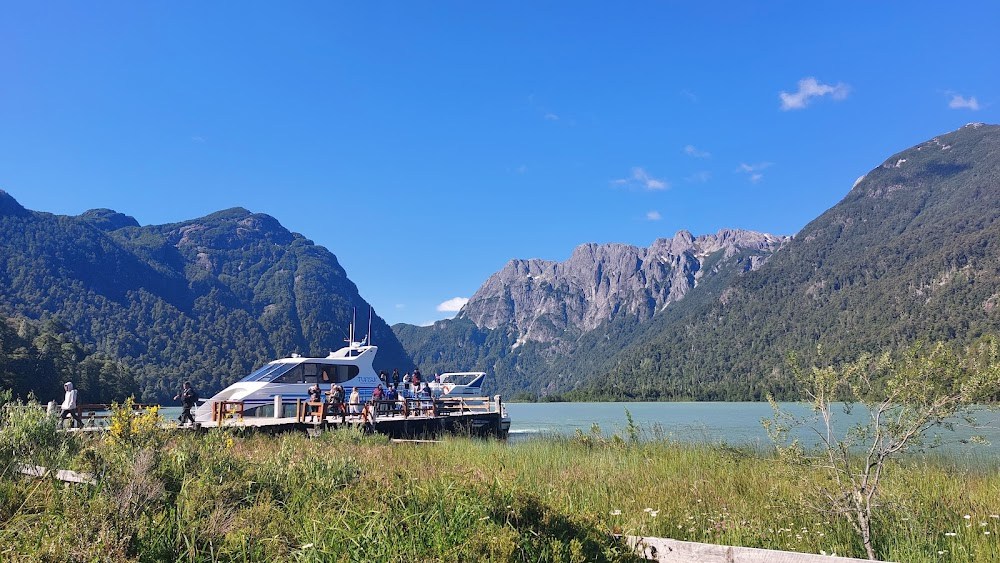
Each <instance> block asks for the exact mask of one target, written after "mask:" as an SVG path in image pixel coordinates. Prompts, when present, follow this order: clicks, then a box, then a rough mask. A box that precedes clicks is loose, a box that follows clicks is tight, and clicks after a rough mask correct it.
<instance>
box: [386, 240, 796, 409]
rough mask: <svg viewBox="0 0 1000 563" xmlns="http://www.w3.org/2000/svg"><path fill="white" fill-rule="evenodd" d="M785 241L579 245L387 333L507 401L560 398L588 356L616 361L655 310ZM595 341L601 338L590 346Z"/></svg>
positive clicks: (510, 270)
mask: <svg viewBox="0 0 1000 563" xmlns="http://www.w3.org/2000/svg"><path fill="white" fill-rule="evenodd" d="M787 240H788V237H778V236H773V235H768V234H763V233H754V232H749V231H736V230H728V229H727V230H722V231H720V232H719V233H718V234H715V235H704V236H699V237H694V236H692V235H691V233H689V232H687V231H681V232H679V233H677V234H676V235H675V236H674V237H673V238H672V239H659V240H657V241H655V242H654V243H653V244H652V245H651V246H650V247H648V248H639V247H635V246H631V245H626V244H604V245H597V244H584V245H581V246H579V247H577V248H576V250H575V251H574V252H573V254H572V256H570V258H569V259H568V260H566V261H564V262H554V261H550V260H537V259H533V260H511V261H510V262H508V263H507V265H506V266H504V268H503V269H501V270H500V271H499V272H497V273H495V274H493V275H492V276H490V277H489V279H487V280H486V282H485V283H484V284H483V285H482V286H481V287H480V288H479V290H478V291H476V293H475V295H473V296H472V298H471V299H470V300H469V302H468V303H467V304H466V305H465V307H463V308H462V310H461V312H460V313H459V314H458V316H457V317H456V318H455V319H453V320H447V321H441V322H438V323H435V324H434V325H433V326H430V327H414V326H408V325H396V326H394V327H393V330H395V331H396V333H397V335H398V336H399V338H400V340H401V341H402V342H403V343H404V345H405V346H406V348H407V350H409V351H410V352H411V353H412V354H413V357H414V360H415V361H416V362H417V363H418V364H419V365H420V366H421V368H422V369H424V370H425V371H428V372H429V371H450V370H456V369H470V368H471V367H478V368H482V369H487V370H488V371H491V372H493V373H495V374H496V377H495V378H493V381H491V382H490V383H491V384H493V385H494V386H495V389H497V390H499V391H501V392H504V393H506V394H511V393H517V392H522V391H526V390H527V391H529V392H531V393H542V394H552V393H557V392H561V391H565V390H567V389H572V388H575V387H577V386H579V385H580V383H581V382H582V381H581V379H580V376H581V375H582V374H583V373H585V369H584V368H585V367H586V366H592V365H594V364H595V363H598V362H600V361H602V359H601V358H597V357H594V356H593V351H594V349H596V348H601V349H604V348H605V346H606V345H610V344H611V343H612V342H613V343H614V346H616V347H612V348H610V349H607V350H603V351H604V353H610V354H611V355H612V356H614V355H615V354H617V353H618V352H620V350H621V347H622V346H625V345H627V343H628V342H629V338H630V337H632V336H634V334H636V332H637V331H638V330H639V329H640V327H641V325H643V324H644V323H646V322H647V321H649V320H650V319H651V318H653V316H654V315H655V314H656V313H657V311H661V310H663V309H664V308H665V307H668V306H672V304H675V303H677V302H679V301H680V300H681V299H686V297H685V296H687V295H689V294H694V293H696V292H697V290H696V288H698V287H700V286H701V285H703V284H706V283H707V284H709V285H718V282H717V281H715V280H717V279H718V278H723V279H728V278H729V277H731V276H733V275H738V274H740V273H742V272H745V271H749V270H752V269H754V268H756V267H758V266H760V264H762V263H763V262H764V260H765V259H766V258H767V257H768V256H769V255H770V254H771V253H772V252H774V251H775V250H776V249H777V248H779V247H780V246H781V245H782V244H784V243H785V242H787ZM596 334H601V335H603V336H602V337H601V338H600V339H598V341H597V342H591V340H593V338H594V335H596ZM582 343H586V345H584V346H581V344H582Z"/></svg>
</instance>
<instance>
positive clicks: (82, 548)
mask: <svg viewBox="0 0 1000 563" xmlns="http://www.w3.org/2000/svg"><path fill="white" fill-rule="evenodd" d="M643 432H644V431H643V430H642V429H638V428H634V427H631V426H630V427H629V428H628V429H627V431H626V433H625V434H626V435H624V436H619V435H610V436H609V435H606V434H605V433H602V432H600V430H599V429H596V428H595V429H594V430H593V431H592V432H590V433H586V434H579V435H577V436H575V437H570V438H542V439H537V440H528V441H524V442H521V443H517V444H507V443H505V442H500V441H484V440H476V439H467V438H461V437H455V438H449V439H446V440H443V441H442V442H440V443H437V444H425V445H410V444H391V443H389V442H388V441H387V440H386V439H384V438H382V437H379V436H367V435H363V434H361V433H358V432H354V431H349V430H342V431H337V432H329V433H325V434H323V435H321V436H320V437H317V438H309V437H307V436H304V435H298V434H295V435H292V434H287V435H283V436H278V437H269V436H265V435H256V434H241V433H237V432H233V431H226V430H212V431H209V432H205V433H193V432H185V433H177V432H173V433H172V432H169V431H165V430H163V429H161V428H160V427H159V419H158V417H157V416H156V415H155V414H152V415H149V416H147V417H145V418H139V419H136V418H130V417H128V416H121V417H118V418H116V419H115V421H114V422H113V424H112V428H111V430H109V431H108V432H106V433H104V434H91V435H82V434H76V433H72V434H70V433H59V432H56V422H55V421H54V420H53V419H51V418H47V417H45V415H44V412H43V411H42V409H41V407H39V406H36V405H22V404H14V403H12V404H8V405H7V406H6V407H4V409H3V419H2V423H0V560H4V561H7V560H14V561H17V560H26V561H29V560H30V561H38V560H40V561H481V560H483V561H636V560H637V559H636V557H635V556H634V555H633V554H632V553H631V552H630V551H629V550H628V549H627V548H625V547H624V546H623V545H621V544H620V543H618V542H617V541H616V540H614V539H613V534H618V533H621V534H635V535H648V536H658V537H670V538H676V539H681V540H691V541H700V542H708V543H719V544H728V545H742V546H749V547H760V548H768V549H782V550H791V551H801V552H808V553H828V554H833V553H836V554H838V555H845V556H853V557H862V556H863V554H864V549H863V547H862V546H861V544H860V541H859V540H858V538H857V535H856V533H855V532H854V530H853V529H852V528H851V525H850V523H849V522H847V521H846V520H845V519H843V517H840V518H837V517H833V516H830V515H829V514H828V513H827V512H826V511H825V510H824V508H823V506H822V505H821V504H820V503H819V502H818V500H817V499H818V498H819V495H818V494H817V492H818V491H820V490H821V489H822V488H823V487H825V486H828V485H829V484H828V483H826V482H825V480H824V479H825V477H824V475H823V474H822V473H818V472H815V471H813V470H809V469H807V468H806V467H805V466H798V465H795V464H791V463H789V462H787V461H783V460H780V459H778V458H777V457H775V456H774V455H772V454H771V452H769V451H755V450H750V449H741V448H729V447H725V446H719V445H711V446H709V445H705V446H698V445H682V444H677V443H672V442H669V441H666V440H662V439H656V438H655V437H649V436H642V437H643V438H644V439H642V440H637V439H636V438H638V437H640V436H639V435H640V434H641V433H643ZM24 463H28V464H37V465H43V466H45V467H53V468H61V469H74V470H77V471H84V472H89V473H94V474H95V475H96V476H97V477H98V481H97V483H96V484H94V485H80V484H66V483H62V482H59V481H56V480H54V479H51V478H46V479H31V478H25V477H22V476H19V475H18V474H17V473H16V471H15V468H16V466H17V464H24ZM889 469H890V471H889V474H888V476H887V477H886V481H885V485H886V488H885V491H884V493H885V495H884V498H885V500H886V503H885V505H884V506H882V507H881V508H880V511H879V515H878V518H877V521H876V522H875V532H876V534H877V535H876V547H877V550H878V555H879V557H880V558H881V559H883V560H893V561H908V562H921V561H970V562H971V561H977V562H982V561H997V560H1000V540H998V539H997V535H998V534H1000V517H998V513H1000V474H998V471H997V461H996V460H992V459H985V458H984V459H978V460H977V459H971V460H970V459H963V460H960V461H956V460H955V459H953V458H937V457H919V458H907V459H904V460H903V461H901V462H899V463H895V464H892V465H891V466H890V468H889Z"/></svg>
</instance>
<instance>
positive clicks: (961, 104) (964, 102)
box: [948, 94, 979, 111]
mask: <svg viewBox="0 0 1000 563" xmlns="http://www.w3.org/2000/svg"><path fill="white" fill-rule="evenodd" d="M948 107H950V108H951V109H971V110H972V111H979V100H977V99H976V97H975V96H970V97H968V98H965V97H963V96H961V95H960V94H952V96H951V101H950V102H948Z"/></svg>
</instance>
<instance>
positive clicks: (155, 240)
mask: <svg viewBox="0 0 1000 563" xmlns="http://www.w3.org/2000/svg"><path fill="white" fill-rule="evenodd" d="M355 309H357V311H358V315H359V317H361V318H362V319H363V322H366V321H367V319H365V318H364V317H365V316H366V315H367V313H368V304H367V303H365V301H364V300H363V299H361V297H360V296H359V294H358V289H357V287H356V286H355V285H354V284H353V283H352V282H351V281H350V280H349V279H348V278H347V275H346V272H344V270H343V268H342V267H341V266H340V264H339V263H338V262H337V259H336V257H335V256H334V255H333V254H332V253H330V252H329V251H327V250H326V249H325V248H322V247H319V246H316V245H314V244H313V243H312V242H311V241H309V240H307V239H306V238H304V237H302V236H301V235H298V234H295V233H291V232H289V231H287V230H286V229H284V228H283V227H282V226H281V225H280V224H279V223H278V222H277V221H276V220H274V219H273V218H272V217H269V216H267V215H262V214H253V213H250V212H249V211H247V210H245V209H230V210H227V211H221V212H218V213H215V214H212V215H209V216H208V217H204V218H201V219H195V220H192V221H186V222H183V223H177V224H172V225H160V226H148V227H140V226H138V224H137V223H135V221H134V220H133V219H131V218H128V217H126V216H124V215H121V214H117V213H115V212H113V211H110V210H94V211H90V212H87V213H85V214H83V215H81V216H79V217H66V216H57V215H52V214H48V213H39V212H33V211H28V210H25V209H24V208H23V207H21V206H20V205H19V204H18V203H17V202H16V201H15V200H14V199H13V198H12V197H10V196H9V195H8V194H6V193H3V192H0V310H2V311H4V312H6V313H7V314H10V315H19V316H24V317H27V318H30V319H54V320H57V321H58V322H59V323H61V324H62V325H63V326H65V327H66V329H67V330H68V331H69V332H70V334H72V335H75V337H76V338H78V339H79V340H80V342H82V343H83V344H85V345H88V346H92V347H93V349H94V350H96V351H98V352H100V353H104V354H107V355H109V356H112V357H116V358H120V359H122V360H123V361H124V362H125V363H126V364H127V365H128V366H129V367H130V368H131V369H132V370H133V371H134V373H135V374H136V378H137V380H138V382H139V387H138V389H136V391H137V392H138V394H139V395H140V396H141V397H142V398H143V399H146V400H153V399H164V398H167V397H170V396H172V395H173V394H174V393H175V391H176V388H177V385H178V383H179V381H181V380H182V379H191V380H193V381H194V382H195V384H196V385H198V386H199V387H200V388H201V389H204V390H205V392H209V391H212V390H217V389H219V388H221V387H222V386H224V385H225V384H227V383H228V382H230V381H232V380H234V379H235V378H238V377H240V376H241V375H243V374H245V373H247V372H248V371H249V370H251V369H252V368H253V367H255V366H257V365H260V364H261V363H263V362H264V361H267V360H269V359H273V358H274V357H279V356H286V355H288V354H290V353H293V352H296V353H301V354H309V355H326V354H327V353H328V352H329V351H330V350H335V349H337V348H339V347H341V346H342V345H343V339H344V338H345V337H346V336H347V329H348V325H349V323H350V322H351V318H352V314H353V311H354V310H355ZM372 329H373V332H374V342H375V343H376V344H378V345H379V348H380V349H379V355H378V358H377V359H376V363H377V367H386V368H391V367H394V366H399V367H407V366H409V365H411V364H410V360H409V358H408V356H407V355H406V353H405V351H404V350H403V349H402V346H401V345H400V344H399V343H398V341H397V340H396V338H395V336H394V335H393V334H392V331H391V329H389V327H388V326H387V325H386V324H385V323H384V321H382V320H381V319H380V318H378V317H375V318H374V319H373V322H372Z"/></svg>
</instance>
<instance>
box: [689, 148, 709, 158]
mask: <svg viewBox="0 0 1000 563" xmlns="http://www.w3.org/2000/svg"><path fill="white" fill-rule="evenodd" d="M684 154H686V155H688V156H693V157H694V158H708V157H710V156H712V153H710V152H708V151H703V150H701V149H699V148H697V147H695V146H694V145H685V146H684Z"/></svg>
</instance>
